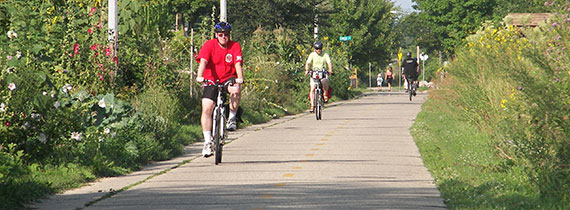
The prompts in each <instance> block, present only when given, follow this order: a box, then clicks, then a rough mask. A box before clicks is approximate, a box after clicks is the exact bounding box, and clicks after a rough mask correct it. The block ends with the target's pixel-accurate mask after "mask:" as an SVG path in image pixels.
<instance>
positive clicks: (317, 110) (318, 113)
mask: <svg viewBox="0 0 570 210" xmlns="http://www.w3.org/2000/svg"><path fill="white" fill-rule="evenodd" d="M320 101H321V93H320V90H319V89H316V90H315V95H314V97H313V107H314V109H315V117H316V119H317V120H320V118H321V103H320Z"/></svg>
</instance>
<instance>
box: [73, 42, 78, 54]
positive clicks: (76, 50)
mask: <svg viewBox="0 0 570 210" xmlns="http://www.w3.org/2000/svg"><path fill="white" fill-rule="evenodd" d="M77 53H79V44H77V43H75V44H74V45H73V54H77Z"/></svg>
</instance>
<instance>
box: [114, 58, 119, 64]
mask: <svg viewBox="0 0 570 210" xmlns="http://www.w3.org/2000/svg"><path fill="white" fill-rule="evenodd" d="M113 62H115V65H119V59H118V58H117V57H113Z"/></svg>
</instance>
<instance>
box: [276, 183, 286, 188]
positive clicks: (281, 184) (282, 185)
mask: <svg viewBox="0 0 570 210" xmlns="http://www.w3.org/2000/svg"><path fill="white" fill-rule="evenodd" d="M285 185H286V184H285V183H279V184H275V185H273V186H275V187H284V186H285Z"/></svg>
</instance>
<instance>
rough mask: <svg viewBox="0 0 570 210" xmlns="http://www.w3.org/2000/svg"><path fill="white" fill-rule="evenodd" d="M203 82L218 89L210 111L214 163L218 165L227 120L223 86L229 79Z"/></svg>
mask: <svg viewBox="0 0 570 210" xmlns="http://www.w3.org/2000/svg"><path fill="white" fill-rule="evenodd" d="M204 83H205V84H206V85H214V86H216V88H217V89H218V97H217V100H216V105H215V107H214V111H213V113H212V136H213V139H214V153H215V163H216V165H218V164H219V163H221V162H222V150H223V145H224V143H223V141H224V139H226V137H227V132H226V126H225V124H226V122H227V116H226V115H225V107H224V103H225V100H224V99H225V95H224V93H225V91H224V87H225V86H226V85H228V84H229V81H228V82H225V83H224V84H219V81H216V82H213V81H211V80H204Z"/></svg>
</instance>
